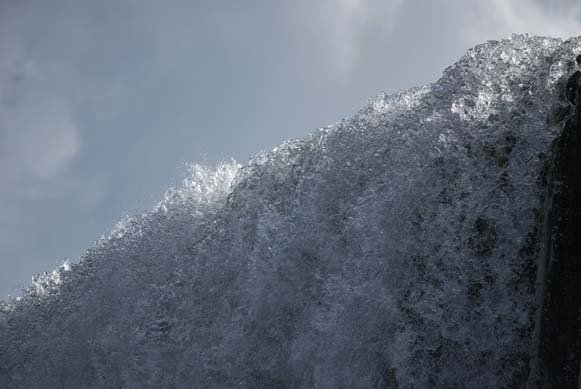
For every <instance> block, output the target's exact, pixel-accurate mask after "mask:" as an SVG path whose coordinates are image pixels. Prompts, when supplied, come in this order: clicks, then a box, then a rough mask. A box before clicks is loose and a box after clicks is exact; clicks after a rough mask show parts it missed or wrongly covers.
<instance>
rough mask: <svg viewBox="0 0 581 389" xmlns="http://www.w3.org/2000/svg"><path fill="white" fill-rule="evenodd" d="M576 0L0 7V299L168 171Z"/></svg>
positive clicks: (565, 32)
mask: <svg viewBox="0 0 581 389" xmlns="http://www.w3.org/2000/svg"><path fill="white" fill-rule="evenodd" d="M511 32H530V33H536V34H543V35H553V36H561V37H568V36H573V35H579V34H581V5H579V2H578V1H577V0H561V1H552V2H549V1H546V2H543V1H539V0H488V1H486V2H482V1H477V0H474V1H469V0H430V1H428V0H424V1H419V0H391V1H390V0H387V1H385V0H383V1H381V0H317V1H315V0H288V1H272V0H262V1H259V0H246V1H234V0H230V1H220V0H214V1H210V0H208V1H202V0H198V1H186V0H172V1H167V0H165V1H153V0H101V1H89V0H86V1H85V0H83V1H79V0H54V1H50V2H46V1H40V0H36V1H28V0H0V297H1V296H6V295H7V294H9V293H10V294H18V293H19V288H18V285H27V284H29V282H30V277H31V275H32V274H33V273H37V272H40V271H44V270H50V269H52V268H54V267H55V266H56V265H57V264H58V263H60V261H62V259H63V258H64V257H69V258H71V259H72V260H76V259H77V258H78V257H79V256H80V255H81V254H82V253H83V252H84V250H85V249H86V248H88V247H89V246H90V245H91V243H92V241H93V240H95V239H97V238H99V237H100V236H101V235H103V234H106V233H107V232H108V230H109V228H110V227H111V226H112V225H113V224H114V222H115V221H116V220H117V219H118V218H119V217H120V216H122V215H123V214H127V213H128V214H132V213H136V212H139V211H142V210H148V209H150V208H151V207H152V206H153V205H154V203H155V202H157V200H158V199H160V198H161V196H162V194H163V193H164V191H165V190H166V189H167V188H168V187H169V186H171V185H176V184H179V182H180V180H181V178H182V177H183V175H184V174H185V169H184V168H183V163H185V162H204V161H205V162H207V163H210V164H213V163H215V162H217V161H220V160H225V159H230V158H234V159H236V160H237V161H239V162H245V161H246V160H247V159H248V157H249V156H250V155H251V154H253V153H255V152H257V151H259V150H265V149H270V148H272V147H274V146H275V145H277V144H278V143H281V142H283V141H284V140H286V139H288V138H292V137H298V136H302V135H304V134H306V133H307V132H308V131H309V130H311V129H314V128H317V127H321V126H324V125H327V124H330V123H331V122H334V121H337V120H339V119H341V118H342V117H345V116H349V115H351V114H352V113H353V112H355V111H356V110H357V109H359V108H360V107H361V106H363V105H364V104H365V102H366V100H367V99H368V98H369V97H371V96H373V95H376V94H377V93H379V92H380V91H385V92H387V93H392V92H396V91H398V90H400V89H407V88H408V87H411V86H415V85H420V84H424V83H427V82H430V81H434V80H435V79H437V78H438V77H439V75H440V73H441V71H442V70H443V69H444V68H446V67H447V66H448V65H450V64H452V63H453V62H454V61H455V60H456V59H457V58H458V57H460V56H461V55H462V54H463V53H464V52H465V50H466V49H468V48H469V47H471V46H473V45H474V44H476V43H480V42H482V41H485V40H488V39H498V38H502V37H505V36H508V35H509V34H510V33H511Z"/></svg>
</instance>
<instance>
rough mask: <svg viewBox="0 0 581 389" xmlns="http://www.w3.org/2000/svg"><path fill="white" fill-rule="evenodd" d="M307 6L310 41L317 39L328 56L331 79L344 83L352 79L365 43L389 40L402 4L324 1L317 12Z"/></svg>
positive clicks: (392, 1)
mask: <svg viewBox="0 0 581 389" xmlns="http://www.w3.org/2000/svg"><path fill="white" fill-rule="evenodd" d="M308 4H309V5H308V6H306V7H303V9H302V12H303V13H304V15H303V16H304V18H305V19H306V20H310V22H311V23H312V25H311V26H310V29H308V30H307V31H306V33H307V34H309V36H308V38H307V39H314V40H315V41H316V43H317V45H316V46H317V49H318V50H322V52H323V53H324V55H326V57H327V60H326V61H325V63H326V66H327V68H328V70H329V72H330V76H331V77H335V78H337V79H339V80H341V79H345V78H348V77H350V76H351V72H352V70H353V69H354V68H355V66H356V65H357V63H358V61H359V60H360V55H361V51H362V47H363V46H365V40H366V39H373V38H374V36H375V37H376V38H377V37H380V38H381V39H383V40H387V39H388V38H389V37H390V33H391V31H393V29H394V28H395V26H396V24H397V21H398V14H399V12H400V9H401V6H402V5H403V0H324V1H321V2H317V3H316V4H317V5H318V6H317V7H316V8H312V5H311V2H308Z"/></svg>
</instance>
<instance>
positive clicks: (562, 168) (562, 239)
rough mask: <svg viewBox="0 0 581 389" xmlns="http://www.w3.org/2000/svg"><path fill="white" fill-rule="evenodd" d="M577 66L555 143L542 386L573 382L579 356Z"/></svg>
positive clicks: (580, 126)
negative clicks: (568, 108)
mask: <svg viewBox="0 0 581 389" xmlns="http://www.w3.org/2000/svg"><path fill="white" fill-rule="evenodd" d="M580 79H581V72H580V71H576V72H575V73H574V74H573V75H572V76H571V77H570V78H569V80H568V82H567V85H566V97H567V99H568V100H569V102H570V104H571V109H572V112H571V114H570V116H569V119H568V120H567V122H566V124H565V126H564V128H563V132H562V134H561V136H560V137H559V138H558V139H557V140H556V141H555V144H554V166H553V169H554V170H553V177H554V188H553V189H554V192H553V193H554V195H553V205H552V216H551V226H552V228H551V233H552V234H553V238H552V255H551V256H550V257H551V259H550V263H549V264H548V272H547V280H546V286H545V304H544V311H543V320H542V330H541V336H542V341H541V364H542V373H541V374H542V385H541V386H542V387H550V388H577V387H578V380H579V366H580V362H581V326H580V323H581V322H580V320H579V315H580V308H581V152H580V151H579V150H581V83H580Z"/></svg>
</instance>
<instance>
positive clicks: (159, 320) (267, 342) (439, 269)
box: [0, 35, 581, 388]
mask: <svg viewBox="0 0 581 389" xmlns="http://www.w3.org/2000/svg"><path fill="white" fill-rule="evenodd" d="M580 52H581V39H579V38H577V39H570V40H568V41H561V40H559V39H552V38H541V37H529V36H526V35H515V36H513V37H511V38H510V39H507V40H503V41H491V42H487V43H485V44H482V45H479V46H477V47H476V48H474V49H472V50H470V51H469V52H468V53H467V54H466V55H465V56H464V57H462V58H461V59H460V60H459V61H458V62H457V63H456V64H455V65H453V66H451V67H450V68H448V69H446V70H445V71H444V74H443V76H442V78H441V79H440V80H438V81H437V82H435V83H433V84H431V85H427V86H424V87H421V88H412V89H410V90H408V91H404V92H400V93H397V94H395V95H392V96H387V95H384V94H381V95H379V96H378V97H376V98H374V99H372V101H371V102H370V104H369V105H368V106H367V107H365V108H363V109H362V110H361V111H359V112H358V113H357V114H356V115H354V116H353V117H352V118H350V119H345V120H343V121H341V122H339V123H337V124H335V125H333V126H330V127H328V128H325V129H321V130H318V131H315V132H313V133H311V134H310V135H308V136H306V137H305V138H303V139H298V140H292V141H289V142H287V143H285V144H283V145H281V146H279V147H277V148H276V149H275V150H273V151H272V152H270V153H265V154H260V155H257V156H255V157H254V158H253V159H252V160H251V161H250V162H249V163H248V164H247V165H245V166H238V165H235V164H224V165H221V166H219V167H218V168H217V169H215V170H211V169H206V168H202V167H192V177H191V178H189V179H188V180H186V181H185V183H184V185H183V187H182V188H179V189H172V190H170V191H169V192H168V193H167V195H166V198H165V199H164V200H163V201H162V202H161V203H160V204H159V206H157V207H156V208H155V209H154V210H153V211H151V212H149V213H146V214H144V215H141V216H136V217H133V218H129V219H124V220H122V221H121V222H120V223H119V224H118V226H117V227H115V228H114V230H113V232H112V233H111V235H110V236H109V237H108V238H106V239H103V240H101V241H99V242H97V244H96V245H95V246H94V247H92V248H91V249H89V250H88V252H87V254H86V255H85V256H84V257H83V258H82V259H81V261H80V262H79V263H78V264H73V265H71V266H70V268H61V269H58V270H56V271H55V272H53V273H49V274H45V275H44V276H42V277H39V278H38V279H37V282H36V284H35V286H33V287H32V288H30V289H28V290H27V291H26V292H25V294H24V296H23V297H22V298H20V299H15V300H12V301H8V302H5V303H3V304H1V305H0V387H3V388H4V387H6V388H34V387H60V388H69V387H70V388H78V387H87V388H89V387H99V388H101V387H123V388H149V387H151V388H174V387H177V388H182V387H183V388H192V387H195V388H234V387H236V388H315V387H316V388H373V387H375V388H434V387H439V388H460V387H474V388H518V387H526V386H527V385H528V386H529V387H534V386H536V385H541V387H542V385H556V384H557V383H563V384H564V385H565V386H561V387H567V386H566V385H569V384H570V383H571V382H572V380H573V379H574V378H576V377H577V374H578V373H572V368H567V373H566V378H564V379H563V380H561V381H559V380H558V379H556V378H555V376H559V374H560V373H559V371H558V367H556V365H555V363H557V362H556V361H558V360H559V361H565V360H567V361H569V360H568V359H567V357H562V355H568V354H567V353H566V352H565V351H566V350H561V348H562V347H565V348H567V347H569V346H568V345H567V344H566V342H563V341H558V342H552V343H551V342H550V340H551V339H554V338H555V336H553V335H554V331H553V332H551V331H552V330H551V327H550V325H549V324H548V323H551V320H552V319H551V318H555V317H557V318H561V317H563V315H565V317H567V318H568V320H570V321H568V322H567V323H572V322H573V324H576V323H574V322H575V320H576V319H572V318H571V315H570V313H571V309H572V308H571V307H573V306H574V305H575V301H576V300H575V299H574V298H571V297H570V296H569V289H568V288H570V287H571V285H573V284H574V281H575V277H574V275H576V274H577V273H576V271H577V268H576V267H575V266H573V267H570V266H569V265H567V266H561V267H557V268H556V267H554V265H553V264H551V265H550V268H548V269H547V272H546V275H545V274H544V262H543V261H544V260H545V259H546V258H547V257H548V256H551V255H552V254H551V253H552V252H554V257H555V258H556V259H557V260H558V261H562V260H561V259H559V258H565V257H567V258H569V257H570V256H573V257H575V256H576V255H578V254H579V253H578V252H576V251H575V248H574V243H573V242H574V236H575V232H576V231H577V230H576V228H577V227H575V224H574V223H569V224H566V223H565V222H562V221H560V220H564V219H563V217H562V216H563V215H564V213H563V212H569V211H565V210H567V209H572V208H571V204H574V202H573V201H572V200H571V199H574V198H576V196H577V195H578V190H577V189H576V188H577V187H576V186H575V185H573V184H572V183H573V182H576V179H577V178H576V177H577V175H578V173H577V170H564V169H562V168H561V167H562V166H565V165H566V164H565V163H564V162H563V163H561V164H560V165H555V166H561V167H557V168H555V169H554V171H553V172H552V173H550V174H552V176H551V175H550V174H547V172H548V171H551V169H547V166H551V164H552V163H553V162H555V158H557V160H562V161H569V162H567V163H568V164H570V163H573V164H575V161H576V160H575V159H574V154H575V153H574V151H573V150H575V148H576V146H575V145H576V143H575V142H569V141H568V142H567V144H568V145H570V146H567V147H560V148H559V147H557V150H558V151H557V152H555V153H554V154H553V151H554V149H552V147H551V144H552V143H553V142H555V140H556V139H557V138H559V136H560V134H561V130H562V128H565V129H567V128H572V127H571V126H572V124H571V123H573V122H574V121H572V120H573V119H571V118H572V117H577V116H575V115H576V114H574V113H572V112H573V111H572V110H571V109H570V108H568V107H569V106H568V105H567V104H565V103H564V101H563V98H562V96H561V95H562V91H567V81H568V80H569V79H570V78H571V76H572V75H573V74H575V70H576V65H575V58H576V56H577V55H578V54H579V53H580ZM575 112H577V111H575ZM575 120H576V119H575ZM547 123H548V124H547ZM567 123H569V124H567ZM564 133H573V134H575V132H574V131H572V130H571V131H570V130H567V131H566V132H564ZM573 138H575V137H573ZM559 139H565V138H563V135H561V138H559ZM575 139H576V138H575ZM557 143H558V142H557ZM563 150H569V151H566V152H565V151H563ZM567 166H568V165H567ZM565 179H566V180H565ZM564 181H566V182H569V183H570V184H569V186H568V188H570V189H571V190H569V191H566V192H563V191H559V190H557V189H558V188H560V186H559V187H557V185H556V184H553V182H555V183H556V182H564ZM579 182H581V180H580V181H579ZM551 191H553V192H554V193H555V194H554V195H551V193H552V192H551ZM551 210H552V211H551ZM576 212H577V211H574V213H572V214H571V215H577V213H576ZM551 215H553V216H551ZM567 215H569V213H567ZM559 217H561V219H559ZM566 220H574V218H571V217H567V218H566ZM567 223H568V222H567ZM543 226H545V227H543ZM559 228H560V229H561V231H560V232H562V233H563V234H565V235H564V236H561V235H559V236H558V237H557V238H556V240H555V241H554V242H551V241H550V240H549V237H550V236H552V233H553V232H554V230H555V229H559ZM561 263H564V262H561ZM572 263H574V261H573V262H572ZM556 269H561V270H556ZM571 269H572V270H571ZM570 271H571V272H572V273H571V274H572V275H573V277H564V276H563V275H565V276H566V274H568V273H569V272H570ZM545 280H549V283H548V284H547V285H545V283H546V281H545ZM553 285H560V286H559V287H557V288H555V287H553ZM575 290H576V289H575ZM545 291H546V293H545ZM563 293H564V295H563ZM545 295H546V298H542V297H543V296H545ZM568 296H569V297H568ZM563 299H564V300H563ZM562 300H563V301H569V300H571V301H572V302H571V304H569V305H567V307H569V308H567V309H568V310H567V312H568V313H567V314H563V313H562V312H561V311H559V310H555V309H553V308H551V307H559V306H560V304H561V303H560V301H562ZM543 307H545V308H543ZM563 312H564V311H563ZM573 324H572V325H573ZM555 328H558V330H556V331H557V332H558V331H561V328H563V326H562V325H561V326H560V327H555ZM566 328H569V324H567V325H566ZM575 328H576V327H575ZM572 333H573V335H571V336H573V337H574V336H576V335H575V334H574V330H573V331H572ZM559 339H560V338H559ZM575 347H576V346H575ZM567 350H568V348H567ZM574 350H577V349H574ZM562 351H563V352H564V353H561V352H562ZM575 352H576V351H575ZM555 353H556V354H558V357H557V359H555V360H554V362H555V363H553V364H551V361H553V359H552V358H553V357H552V356H553V355H556V354H555ZM558 358H561V359H558ZM563 358H564V359H563ZM573 361H577V362H578V358H577V354H575V358H573ZM568 363H569V362H568ZM573 364H574V363H573V362H571V363H569V365H571V366H572V365H573ZM570 377H573V378H570ZM555 380H556V381H555Z"/></svg>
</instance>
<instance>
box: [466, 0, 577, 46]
mask: <svg viewBox="0 0 581 389" xmlns="http://www.w3.org/2000/svg"><path fill="white" fill-rule="evenodd" d="M474 5H475V6H474V7H472V12H470V13H469V14H468V16H470V18H469V23H468V24H467V30H468V34H467V38H468V39H469V40H471V41H477V40H482V37H483V36H487V39H491V38H492V37H491V36H490V35H494V37H495V38H500V37H504V36H507V35H509V34H511V33H525V32H526V33H531V34H535V35H546V36H553V37H560V38H569V37H571V36H577V35H579V34H581V3H579V2H578V1H568V0H561V1H552V2H550V3H546V2H543V1H540V0H489V1H487V2H477V3H475V4H474Z"/></svg>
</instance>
